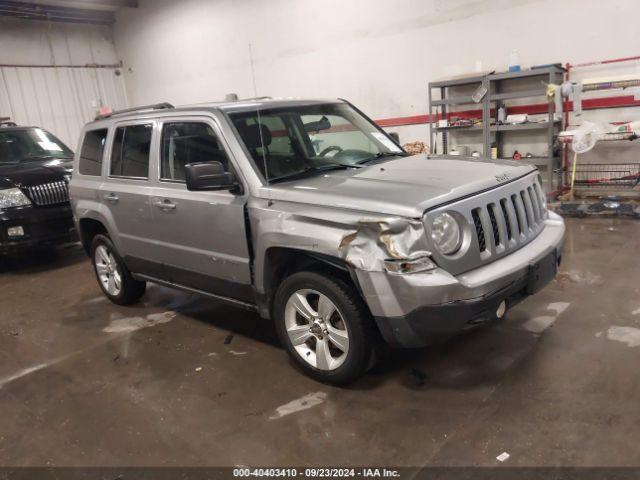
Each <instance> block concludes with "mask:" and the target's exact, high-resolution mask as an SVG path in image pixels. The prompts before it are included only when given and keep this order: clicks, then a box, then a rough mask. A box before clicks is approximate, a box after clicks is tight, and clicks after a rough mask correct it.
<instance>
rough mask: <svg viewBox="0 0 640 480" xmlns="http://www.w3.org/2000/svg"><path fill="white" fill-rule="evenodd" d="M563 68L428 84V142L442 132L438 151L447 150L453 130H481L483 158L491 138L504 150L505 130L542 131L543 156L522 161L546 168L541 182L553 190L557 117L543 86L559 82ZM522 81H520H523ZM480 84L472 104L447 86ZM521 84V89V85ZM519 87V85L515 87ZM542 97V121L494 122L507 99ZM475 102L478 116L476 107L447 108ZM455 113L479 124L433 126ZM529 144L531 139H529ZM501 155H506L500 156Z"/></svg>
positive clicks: (488, 151) (559, 123) (488, 152)
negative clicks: (482, 92) (479, 92)
mask: <svg viewBox="0 0 640 480" xmlns="http://www.w3.org/2000/svg"><path fill="white" fill-rule="evenodd" d="M564 72H565V71H564V69H563V68H560V67H556V66H550V67H543V68H536V69H530V70H522V71H519V72H500V73H488V74H485V75H478V76H468V77H466V78H457V79H452V80H444V81H437V82H431V83H429V118H430V119H431V120H432V121H431V122H430V124H429V137H430V142H431V145H435V144H436V136H437V135H438V134H441V135H442V142H441V146H442V148H441V153H442V154H445V155H446V154H448V153H449V140H450V139H449V136H450V135H451V134H453V133H455V132H456V131H462V130H470V131H474V130H481V131H482V146H483V154H484V156H485V157H487V158H490V157H491V144H492V143H493V142H494V141H495V142H496V145H497V147H498V151H499V152H502V151H504V148H503V147H504V143H505V136H506V135H507V134H508V133H509V132H522V131H529V132H536V131H539V132H542V133H546V135H545V151H546V156H539V157H533V158H524V157H523V158H522V160H521V161H522V162H528V163H532V164H534V165H538V166H544V167H545V168H546V171H545V172H544V173H545V177H546V178H545V183H547V190H548V191H551V190H553V189H554V185H555V183H556V182H554V180H556V179H555V172H556V171H557V170H558V169H559V168H560V162H561V159H560V157H559V155H556V153H555V150H556V138H557V134H558V133H559V132H560V130H562V121H561V119H555V118H554V104H553V102H549V101H548V100H547V98H546V89H547V87H546V85H547V84H548V83H554V84H560V83H562V81H563V78H564ZM536 81H539V86H538V85H534V86H533V87H532V86H531V83H534V84H535V82H536ZM523 82H524V83H523ZM480 85H484V87H485V88H486V89H487V94H486V95H485V96H484V97H483V98H482V100H481V102H479V103H474V102H473V100H472V98H471V96H470V95H468V96H467V95H459V96H452V95H451V92H450V91H451V89H455V88H462V89H475V88H477V87H479V86H480ZM522 86H524V87H525V88H521V87H522ZM518 87H520V88H518ZM434 89H435V90H438V91H439V97H440V98H438V99H435V100H434V98H433V97H434V95H433V93H434V92H433V91H434ZM535 97H543V98H544V102H543V103H542V105H543V106H545V107H546V108H543V109H541V111H540V113H541V114H547V115H548V118H547V121H546V122H540V123H534V122H531V123H523V124H514V125H509V124H497V122H496V121H495V119H496V116H497V115H496V112H497V111H498V109H499V108H500V107H505V108H506V109H507V113H509V105H508V104H507V102H509V101H511V100H517V99H527V98H529V99H530V98H535ZM469 104H470V105H475V106H477V107H480V108H479V111H480V116H479V115H478V108H476V109H475V110H472V111H465V110H456V111H454V112H452V111H451V110H450V108H449V107H451V106H454V105H469ZM455 113H461V114H463V116H465V117H473V118H476V119H481V120H482V123H481V124H476V125H472V126H467V127H464V126H461V127H454V126H448V127H437V126H436V124H435V123H434V122H436V121H437V119H445V118H447V119H448V118H449V117H450V116H451V115H454V114H455ZM532 143H533V142H532ZM501 158H510V157H505V156H504V155H502V157H501Z"/></svg>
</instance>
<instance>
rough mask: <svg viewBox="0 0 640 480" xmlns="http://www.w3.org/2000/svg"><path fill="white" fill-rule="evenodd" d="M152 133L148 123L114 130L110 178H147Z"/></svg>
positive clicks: (151, 127) (150, 125)
mask: <svg viewBox="0 0 640 480" xmlns="http://www.w3.org/2000/svg"><path fill="white" fill-rule="evenodd" d="M152 133H153V125H152V124H150V123H146V124H142V125H127V126H125V127H118V128H116V132H115V135H114V139H113V147H112V149H111V165H110V170H109V174H110V175H111V176H112V177H129V178H144V179H147V178H149V151H150V150H151V135H152Z"/></svg>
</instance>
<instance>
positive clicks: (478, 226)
mask: <svg viewBox="0 0 640 480" xmlns="http://www.w3.org/2000/svg"><path fill="white" fill-rule="evenodd" d="M471 216H472V217H473V224H474V225H475V227H476V235H477V237H478V245H479V246H480V251H481V252H484V251H485V250H486V249H487V243H486V241H485V238H484V230H483V229H482V220H480V214H479V213H478V209H477V208H476V209H475V210H473V211H472V212H471Z"/></svg>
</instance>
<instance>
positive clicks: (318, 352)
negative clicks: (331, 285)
mask: <svg viewBox="0 0 640 480" xmlns="http://www.w3.org/2000/svg"><path fill="white" fill-rule="evenodd" d="M284 316H285V318H284V320H285V328H286V330H287V335H288V336H289V340H290V341H291V344H292V345H293V347H294V348H295V350H296V352H297V353H298V355H300V357H301V358H303V359H304V360H305V361H306V362H307V363H308V364H309V365H311V366H313V367H315V368H317V369H319V370H329V371H330V370H335V369H337V368H338V367H340V366H341V365H342V364H343V363H344V361H345V359H346V358H347V354H348V352H349V331H348V329H347V324H346V322H345V321H344V318H343V316H342V314H341V313H340V311H339V310H338V307H336V305H335V304H334V303H333V302H332V301H331V300H330V299H329V297H327V296H326V295H324V294H322V293H320V292H318V291H316V290H312V289H302V290H298V291H296V292H294V293H293V294H292V295H291V296H290V297H289V299H288V300H287V304H286V306H285V312H284Z"/></svg>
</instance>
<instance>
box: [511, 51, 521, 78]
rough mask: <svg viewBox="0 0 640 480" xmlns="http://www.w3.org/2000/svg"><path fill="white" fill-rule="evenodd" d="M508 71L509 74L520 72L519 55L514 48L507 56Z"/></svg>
mask: <svg viewBox="0 0 640 480" xmlns="http://www.w3.org/2000/svg"><path fill="white" fill-rule="evenodd" d="M509 71H510V72H519V71H520V54H519V53H518V50H516V49H515V48H514V49H513V50H511V53H510V54H509Z"/></svg>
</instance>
